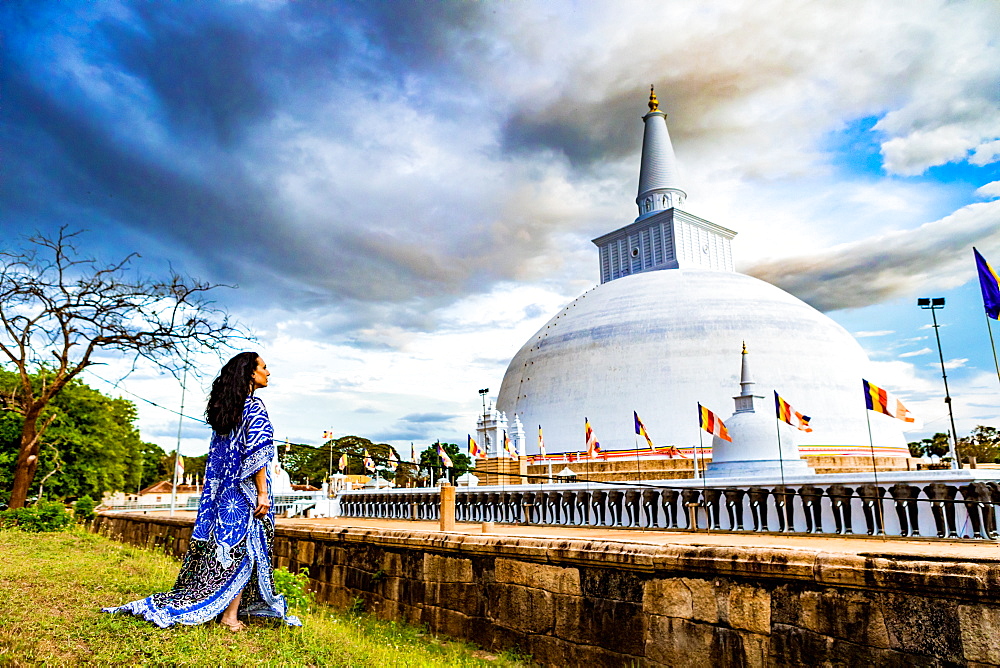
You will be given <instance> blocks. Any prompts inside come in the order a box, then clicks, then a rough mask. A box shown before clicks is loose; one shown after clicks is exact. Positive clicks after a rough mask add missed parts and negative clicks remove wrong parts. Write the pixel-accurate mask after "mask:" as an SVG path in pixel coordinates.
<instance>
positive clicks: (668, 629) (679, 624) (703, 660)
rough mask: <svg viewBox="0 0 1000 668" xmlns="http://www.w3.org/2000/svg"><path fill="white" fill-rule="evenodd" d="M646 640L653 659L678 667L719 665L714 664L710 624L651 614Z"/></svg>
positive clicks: (712, 634)
mask: <svg viewBox="0 0 1000 668" xmlns="http://www.w3.org/2000/svg"><path fill="white" fill-rule="evenodd" d="M644 639H645V655H646V658H647V659H648V660H649V661H651V662H656V663H659V664H662V665H667V666H676V668H686V667H688V666H690V667H691V668H703V667H704V666H712V665H716V664H713V663H712V644H713V642H714V629H713V627H712V626H710V625H708V624H697V623H694V622H691V621H689V620H686V619H677V618H674V617H661V616H659V615H650V616H649V618H648V620H647V625H646V633H645V636H644ZM729 665H735V664H729Z"/></svg>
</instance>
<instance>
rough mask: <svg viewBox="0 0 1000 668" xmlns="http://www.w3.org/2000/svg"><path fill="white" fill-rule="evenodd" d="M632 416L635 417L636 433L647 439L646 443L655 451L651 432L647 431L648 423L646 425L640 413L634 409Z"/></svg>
mask: <svg viewBox="0 0 1000 668" xmlns="http://www.w3.org/2000/svg"><path fill="white" fill-rule="evenodd" d="M632 416H633V417H634V418H635V433H636V434H638V435H639V436H642V437H643V438H644V439H646V444H647V445H648V446H649V449H650V450H653V451H654V452H655V451H656V448H655V447H653V439H651V438H650V437H649V434H648V433H646V425H644V424H643V423H642V420H640V419H639V414H638V413H636V412H635V411H632Z"/></svg>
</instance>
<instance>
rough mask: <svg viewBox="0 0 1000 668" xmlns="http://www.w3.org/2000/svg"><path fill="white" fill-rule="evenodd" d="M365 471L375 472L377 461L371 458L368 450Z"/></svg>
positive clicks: (366, 451)
mask: <svg viewBox="0 0 1000 668" xmlns="http://www.w3.org/2000/svg"><path fill="white" fill-rule="evenodd" d="M365 470H367V471H372V472H374V471H375V460H374V459H372V458H371V457H370V456H369V454H368V450H365Z"/></svg>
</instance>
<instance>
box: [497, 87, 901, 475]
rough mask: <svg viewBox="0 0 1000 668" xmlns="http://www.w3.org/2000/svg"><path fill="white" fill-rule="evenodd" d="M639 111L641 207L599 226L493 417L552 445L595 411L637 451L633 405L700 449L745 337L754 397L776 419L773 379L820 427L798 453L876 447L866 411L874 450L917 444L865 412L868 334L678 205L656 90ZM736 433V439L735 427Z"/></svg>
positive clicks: (725, 410)
mask: <svg viewBox="0 0 1000 668" xmlns="http://www.w3.org/2000/svg"><path fill="white" fill-rule="evenodd" d="M643 123H644V135H643V145H642V162H641V165H640V169H639V188H638V194H637V197H636V200H635V201H636V205H637V207H638V213H639V215H638V217H637V218H636V219H635V220H634V221H633V222H631V223H629V224H627V225H625V226H624V227H620V228H618V229H616V230H614V231H612V232H609V233H608V234H605V235H603V236H600V237H598V238H597V239H594V241H593V243H594V244H595V245H596V246H597V251H598V252H597V255H598V271H599V276H600V284H599V285H597V286H596V287H594V288H592V289H590V290H588V291H587V292H585V293H584V294H582V295H580V296H579V297H577V298H576V299H574V300H573V301H572V302H570V303H569V304H567V305H566V306H565V307H564V308H563V309H562V310H561V311H559V312H558V313H556V314H555V315H554V316H553V317H552V319H551V320H549V321H548V322H547V323H545V325H544V326H542V328H541V329H539V330H538V332H536V333H535V334H534V335H533V336H532V337H531V338H530V339H529V340H528V341H527V342H526V343H525V344H524V345H523V347H522V348H521V349H520V351H518V353H517V354H516V355H515V356H514V358H513V360H512V361H511V362H510V365H509V366H508V368H507V371H506V374H505V375H504V379H503V383H502V386H501V389H500V393H499V395H498V397H497V402H496V409H495V411H496V413H495V414H494V415H493V416H492V419H493V420H494V424H496V421H497V420H500V419H502V420H505V421H506V422H507V423H508V424H514V423H515V422H516V423H517V424H518V426H519V429H518V431H519V432H520V431H521V428H520V425H523V432H522V433H524V434H528V435H530V434H533V433H534V431H535V430H536V429H537V428H538V427H539V426H541V427H542V428H543V429H544V434H545V444H546V447H547V451H548V452H549V453H554V452H580V451H582V450H584V449H585V447H584V418H587V419H589V421H590V424H591V425H592V426H593V429H594V431H595V433H596V435H597V438H598V440H599V441H600V443H601V447H602V449H603V450H604V451H605V452H606V453H607V452H615V451H625V450H628V451H634V450H635V449H636V446H637V444H644V441H643V440H642V437H637V436H636V434H635V429H634V418H633V411H635V413H637V414H638V415H639V416H641V419H642V421H643V423H644V424H645V428H646V430H647V431H648V433H649V435H650V437H651V439H652V441H653V442H654V444H655V445H656V446H657V447H658V448H667V447H668V446H673V447H674V448H676V451H679V452H681V453H687V454H688V456H690V453H691V451H692V449H693V448H694V447H695V446H697V445H698V444H699V443H700V442H702V433H701V430H700V429H699V422H698V419H697V405H698V403H701V404H702V405H704V406H706V407H708V408H709V409H710V410H712V411H714V412H715V413H716V414H717V415H719V416H720V417H722V418H723V419H724V420H725V419H727V418H728V416H729V415H730V412H731V407H732V403H731V402H732V401H733V388H734V387H739V386H740V380H741V375H740V373H741V360H743V359H745V357H743V358H741V351H743V350H744V348H743V344H744V342H745V344H746V347H747V348H748V349H749V350H750V351H751V352H752V355H753V370H754V382H755V388H756V390H755V392H756V395H758V399H751V400H750V401H751V402H752V403H753V408H754V410H755V411H756V412H758V413H760V414H761V415H762V416H767V418H769V419H772V422H773V417H774V407H773V392H774V391H777V392H778V393H779V394H780V395H781V396H782V397H783V398H784V399H785V400H787V401H788V402H789V403H791V404H792V405H793V406H794V407H795V409H796V410H798V411H801V412H802V413H805V414H807V415H809V416H811V418H812V422H811V425H812V428H813V431H812V432H809V433H805V432H799V433H797V434H796V437H797V438H798V444H797V447H798V449H799V452H800V453H801V454H802V455H806V456H808V455H817V456H819V455H825V456H827V457H829V456H850V455H859V456H869V457H870V444H869V430H868V429H869V427H868V425H869V421H868V418H870V425H871V434H872V439H873V442H874V445H875V452H876V453H877V454H878V455H879V456H881V457H886V456H891V457H901V458H905V457H908V456H909V452H908V450H907V447H906V444H905V441H904V439H903V435H902V431H901V429H900V422H899V421H898V420H893V419H892V418H889V417H887V416H884V415H879V414H871V415H870V416H869V415H866V413H867V410H866V408H865V401H864V397H863V394H862V378H866V379H869V380H871V381H873V382H875V383H878V382H879V380H880V379H879V378H878V376H877V375H875V374H874V373H873V372H872V370H871V367H870V362H869V360H868V357H867V355H866V354H865V352H864V350H862V348H861V346H860V345H859V344H858V342H857V341H855V339H854V338H853V337H852V336H851V335H850V334H849V333H848V332H847V331H846V330H845V329H844V328H843V327H841V326H840V325H838V324H837V323H836V322H834V321H833V320H831V319H830V318H829V317H827V316H826V315H824V314H823V313H821V312H819V311H817V310H816V309H814V308H813V307H811V306H809V305H808V304H806V303H805V302H803V301H801V300H800V299H798V298H796V297H794V296H792V295H790V294H789V293H787V292H785V291H783V290H781V289H780V288H777V287H775V286H773V285H771V284H769V283H766V282H764V281H761V280H758V279H756V278H753V277H751V276H747V275H745V274H741V273H738V272H736V271H735V270H734V263H733V256H732V250H731V240H732V239H733V238H734V237H735V236H736V232H734V231H732V230H730V229H727V228H725V227H722V226H720V225H717V224H715V223H712V222H709V221H707V220H704V219H702V218H699V217H697V216H694V215H692V214H690V213H687V212H686V211H683V210H681V209H680V208H679V207H680V206H681V205H686V200H687V197H688V196H687V193H686V192H685V191H684V190H683V189H682V187H681V183H680V179H679V178H678V172H677V165H676V160H675V156H674V150H673V146H672V144H671V141H670V133H669V131H668V129H667V122H666V114H664V112H663V111H661V110H660V109H659V105H658V101H657V98H656V95H655V93H653V92H651V94H650V98H649V112H648V113H647V114H646V115H645V116H644V117H643ZM776 232H777V231H776ZM760 397H763V399H761V398H760ZM769 402H770V403H769ZM485 417H489V416H485ZM747 419H749V418H741V420H747ZM480 421H481V422H482V421H483V418H480ZM480 426H481V427H485V426H486V425H482V424H481V425H480ZM776 434H777V432H776V431H775V435H776ZM481 435H482V436H485V435H486V434H485V433H483V432H481ZM518 436H519V437H520V438H519V439H518V440H519V443H518V445H520V446H521V448H520V453H521V454H528V455H533V454H536V453H537V452H538V448H537V445H536V443H535V441H534V439H533V438H530V437H525V436H522V435H521V433H519V434H518ZM705 436H707V437H708V438H707V440H706V441H705V443H704V447H706V448H708V447H709V445H710V444H711V436H710V435H707V434H705ZM775 440H776V437H775ZM491 445H492V446H493V447H490V448H489V454H490V455H491V456H496V454H497V449H496V447H495V441H494V443H491ZM732 447H733V448H735V449H738V448H739V447H740V443H739V442H736V441H735V439H734V443H733V445H732ZM775 447H776V446H775ZM787 447H790V446H786V447H785V448H782V451H783V452H784V450H785V449H786V448H787ZM642 449H645V452H647V453H649V452H650V451H649V449H648V448H645V446H643V448H640V450H642ZM658 452H660V454H663V452H661V451H658ZM792 452H793V454H794V449H793V451H792ZM727 459H728V460H729V461H734V462H735V461H739V460H740V457H739V456H738V454H737V455H736V456H734V455H732V454H731V453H730V454H728V455H727ZM749 459H754V457H749ZM869 462H870V460H869ZM903 467H904V468H905V466H903Z"/></svg>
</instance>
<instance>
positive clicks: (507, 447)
mask: <svg viewBox="0 0 1000 668" xmlns="http://www.w3.org/2000/svg"><path fill="white" fill-rule="evenodd" d="M503 449H504V451H505V452H506V453H507V456H508V457H510V458H511V459H517V453H515V452H514V446H513V445H511V442H510V437H509V436H507V430H506V429H504V430H503Z"/></svg>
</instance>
